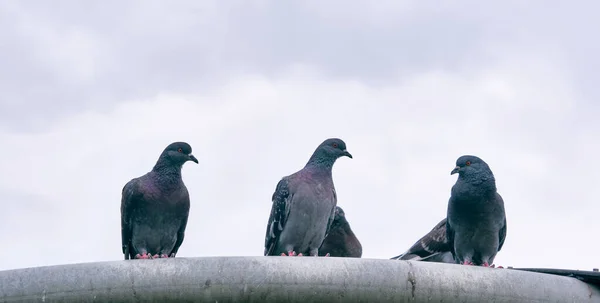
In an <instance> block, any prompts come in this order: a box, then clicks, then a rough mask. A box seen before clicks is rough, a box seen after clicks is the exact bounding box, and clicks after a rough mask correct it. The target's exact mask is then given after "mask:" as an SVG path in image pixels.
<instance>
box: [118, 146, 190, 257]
mask: <svg viewBox="0 0 600 303" xmlns="http://www.w3.org/2000/svg"><path fill="white" fill-rule="evenodd" d="M187 161H194V162H196V163H198V159H196V157H194V156H193V155H192V147H190V145H189V144H187V143H185V142H175V143H172V144H170V145H169V146H167V148H165V150H164V151H163V152H162V154H161V155H160V157H159V158H158V161H156V164H155V165H154V168H153V169H152V171H150V172H149V173H147V174H145V175H143V176H141V177H139V178H135V179H132V180H131V181H129V182H127V184H125V186H124V187H123V191H122V197H121V240H122V245H123V254H124V255H125V260H129V259H130V258H132V259H134V258H135V259H152V258H169V257H175V255H176V254H177V250H178V249H179V247H180V246H181V243H182V242H183V236H184V232H185V227H186V225H187V220H188V214H189V210H190V196H189V193H188V190H187V188H186V187H185V184H183V180H182V179H181V167H182V166H183V164H184V163H185V162H187Z"/></svg>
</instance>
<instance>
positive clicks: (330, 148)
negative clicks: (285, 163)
mask: <svg viewBox="0 0 600 303" xmlns="http://www.w3.org/2000/svg"><path fill="white" fill-rule="evenodd" d="M344 156H345V157H348V158H352V154H350V153H349V152H348V151H347V150H346V143H345V142H344V141H343V140H342V139H338V138H331V139H327V140H325V141H323V143H321V144H320V145H319V146H318V147H317V149H316V150H315V152H314V153H313V155H312V157H310V160H308V163H309V164H311V163H312V164H322V165H325V166H332V165H333V163H334V162H335V160H337V159H338V158H340V157H344Z"/></svg>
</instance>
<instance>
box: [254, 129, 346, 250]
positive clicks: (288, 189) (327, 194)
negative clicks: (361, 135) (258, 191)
mask: <svg viewBox="0 0 600 303" xmlns="http://www.w3.org/2000/svg"><path fill="white" fill-rule="evenodd" d="M342 156H346V157H349V158H352V155H351V154H350V153H349V152H348V151H347V150H346V143H344V141H342V140H341V139H337V138H333V139H327V140H325V141H324V142H323V143H321V145H319V146H318V147H317V149H316V150H315V152H314V153H313V154H312V156H311V157H310V159H309V160H308V163H306V165H305V166H304V168H303V169H301V170H299V171H298V172H296V173H294V174H292V175H289V176H287V177H283V178H282V179H281V180H280V181H279V183H277V187H276V189H275V192H274V193H273V196H272V198H271V199H272V201H273V205H272V206H271V215H270V216H269V222H268V223H267V231H266V236H265V251H264V255H265V256H275V255H286V253H287V255H288V256H295V255H296V253H298V256H301V255H303V254H304V255H306V254H309V255H311V256H318V255H319V247H320V246H321V244H322V243H323V239H325V235H326V234H327V232H328V230H329V227H330V226H331V223H332V221H333V218H334V211H335V206H336V205H337V196H336V193H335V187H334V186H333V179H332V176H331V169H332V167H333V164H334V163H335V161H336V160H337V159H338V158H339V157H342Z"/></svg>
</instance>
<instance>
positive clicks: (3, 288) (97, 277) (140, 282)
mask: <svg viewBox="0 0 600 303" xmlns="http://www.w3.org/2000/svg"><path fill="white" fill-rule="evenodd" d="M0 301H2V302H477V303H480V302H582V303H583V302H600V289H599V288H598V287H596V286H593V285H591V284H586V283H584V282H582V281H579V280H577V279H574V278H569V277H562V276H557V275H549V274H541V273H534V272H526V271H517V270H508V269H489V268H481V267H473V266H461V265H454V264H440V263H429V262H413V261H396V260H382V259H353V258H314V257H206V258H174V259H158V260H131V261H114V262H99V263H83V264H72V265H59V266H47V267H37V268H26V269H18V270H8V271H0Z"/></svg>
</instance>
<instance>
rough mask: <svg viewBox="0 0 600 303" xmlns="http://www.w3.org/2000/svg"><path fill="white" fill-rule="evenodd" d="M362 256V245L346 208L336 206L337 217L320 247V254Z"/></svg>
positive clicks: (349, 256)
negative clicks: (345, 211)
mask: <svg viewBox="0 0 600 303" xmlns="http://www.w3.org/2000/svg"><path fill="white" fill-rule="evenodd" d="M326 255H329V256H331V257H347V258H360V257H361V256H362V245H361V244H360V241H358V239H357V238H356V235H354V232H353V231H352V229H351V228H350V224H348V220H346V213H344V210H343V209H342V208H341V207H339V206H336V207H335V217H334V219H333V223H332V224H331V228H330V229H329V233H328V234H327V236H326V237H325V240H323V244H321V248H319V256H326Z"/></svg>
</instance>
